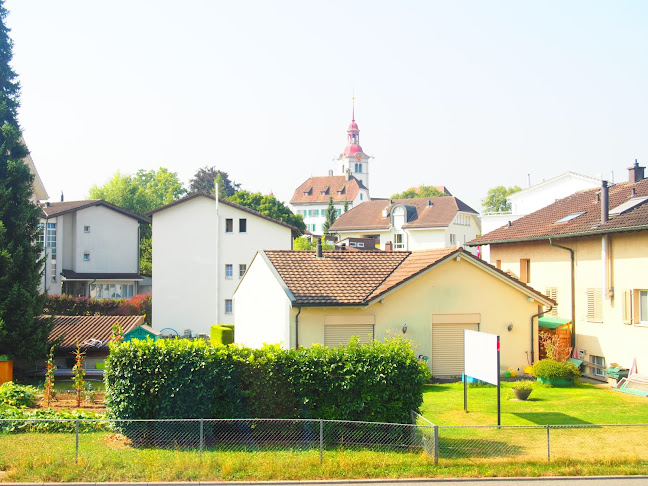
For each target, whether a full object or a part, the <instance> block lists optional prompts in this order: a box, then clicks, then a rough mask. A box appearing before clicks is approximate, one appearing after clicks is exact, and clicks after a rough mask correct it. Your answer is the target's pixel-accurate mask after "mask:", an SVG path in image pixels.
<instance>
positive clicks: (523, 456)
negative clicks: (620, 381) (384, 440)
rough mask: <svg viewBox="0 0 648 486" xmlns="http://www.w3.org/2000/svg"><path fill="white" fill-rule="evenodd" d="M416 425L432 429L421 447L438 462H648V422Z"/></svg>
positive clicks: (422, 421) (421, 421) (417, 419)
mask: <svg viewBox="0 0 648 486" xmlns="http://www.w3.org/2000/svg"><path fill="white" fill-rule="evenodd" d="M412 421H413V423H415V424H419V425H421V424H426V425H428V429H432V430H431V431H426V432H424V434H425V433H427V434H428V438H427V441H426V438H425V436H424V437H422V439H421V443H422V444H424V450H425V451H426V452H428V453H431V454H433V455H434V462H435V464H438V463H439V461H444V462H443V463H444V464H455V463H458V462H462V461H464V460H465V461H469V462H475V461H477V460H482V461H483V462H505V461H511V460H515V461H551V460H556V459H571V460H575V461H597V460H609V459H624V460H634V459H646V458H648V441H646V440H645V437H646V436H647V434H648V424H628V425H594V424H579V425H500V426H498V425H474V426H467V425H457V426H454V425H435V424H432V423H431V422H430V421H428V420H427V419H426V418H425V417H422V416H421V415H419V414H417V413H415V412H412ZM423 430H425V429H423ZM426 443H427V446H425V444H426ZM430 451H431V452H430Z"/></svg>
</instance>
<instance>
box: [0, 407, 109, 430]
mask: <svg viewBox="0 0 648 486" xmlns="http://www.w3.org/2000/svg"><path fill="white" fill-rule="evenodd" d="M103 418H104V416H103V414H96V413H94V412H85V411H83V410H75V411H70V410H65V409H64V410H53V409H51V408H45V409H35V410H27V409H24V408H16V407H9V406H6V407H0V419H3V420H0V432H14V433H15V432H74V430H75V427H76V424H75V422H74V420H76V419H79V420H80V422H79V431H82V432H94V431H100V430H110V428H111V424H110V423H109V422H107V421H103V420H98V419H103ZM38 419H41V421H38ZM84 419H85V420H84ZM87 419H95V420H94V421H89V420H87ZM26 420H30V421H29V422H28V421H26Z"/></svg>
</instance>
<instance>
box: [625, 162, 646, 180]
mask: <svg viewBox="0 0 648 486" xmlns="http://www.w3.org/2000/svg"><path fill="white" fill-rule="evenodd" d="M644 169H645V167H639V163H638V162H637V159H635V163H634V165H633V166H632V167H628V182H630V183H632V184H636V183H637V182H639V181H643V180H644V179H645V178H646V176H645V175H644Z"/></svg>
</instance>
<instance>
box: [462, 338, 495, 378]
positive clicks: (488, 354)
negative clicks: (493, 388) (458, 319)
mask: <svg viewBox="0 0 648 486" xmlns="http://www.w3.org/2000/svg"><path fill="white" fill-rule="evenodd" d="M498 344H499V336H497V335H496V334H488V333H486V332H479V331H470V330H468V329H466V330H464V373H465V374H466V376H470V377H472V378H476V379H478V380H481V381H485V382H486V383H492V384H493V385H497V384H498V383H499V369H498V368H499V366H498V362H499V359H498V355H499V349H497V348H498Z"/></svg>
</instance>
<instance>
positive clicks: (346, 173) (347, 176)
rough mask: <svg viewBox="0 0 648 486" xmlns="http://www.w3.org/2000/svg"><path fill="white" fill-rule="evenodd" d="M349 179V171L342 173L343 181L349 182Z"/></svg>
mask: <svg viewBox="0 0 648 486" xmlns="http://www.w3.org/2000/svg"><path fill="white" fill-rule="evenodd" d="M349 179H351V169H347V170H346V172H345V173H344V180H345V181H347V182H349Z"/></svg>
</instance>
